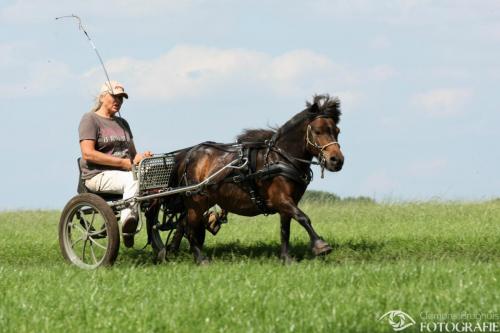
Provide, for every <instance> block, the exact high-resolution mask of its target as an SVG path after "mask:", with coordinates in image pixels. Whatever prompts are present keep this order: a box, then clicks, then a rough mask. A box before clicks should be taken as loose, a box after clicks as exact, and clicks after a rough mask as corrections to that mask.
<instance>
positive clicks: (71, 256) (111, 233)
mask: <svg viewBox="0 0 500 333" xmlns="http://www.w3.org/2000/svg"><path fill="white" fill-rule="evenodd" d="M59 246H60V247H61V252H62V255H63V256H64V258H65V259H66V260H67V261H69V262H70V263H72V264H74V265H76V266H78V267H80V268H84V269H95V268H97V267H99V266H111V265H113V263H114V262H115V260H116V257H117V256H118V249H119V247H120V234H119V231H118V223H117V222H116V216H115V214H114V212H113V210H112V209H111V207H109V205H108V204H107V203H106V201H104V199H102V198H101V197H100V196H98V195H96V194H92V193H84V194H79V195H77V196H75V197H73V198H72V199H71V200H70V201H69V202H68V203H67V204H66V206H65V207H64V210H63V212H62V214H61V220H60V221H59Z"/></svg>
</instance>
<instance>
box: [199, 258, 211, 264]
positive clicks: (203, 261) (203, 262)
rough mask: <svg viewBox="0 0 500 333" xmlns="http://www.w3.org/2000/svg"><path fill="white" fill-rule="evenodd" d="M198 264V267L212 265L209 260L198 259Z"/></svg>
mask: <svg viewBox="0 0 500 333" xmlns="http://www.w3.org/2000/svg"><path fill="white" fill-rule="evenodd" d="M196 263H197V264H198V266H208V265H210V260H208V258H201V259H198V260H197V261H196Z"/></svg>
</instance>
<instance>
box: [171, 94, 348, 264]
mask: <svg viewBox="0 0 500 333" xmlns="http://www.w3.org/2000/svg"><path fill="white" fill-rule="evenodd" d="M340 115H341V112H340V101H339V99H338V98H332V97H330V96H329V95H318V96H314V99H313V101H312V102H310V103H309V102H308V103H306V109H305V110H303V111H302V112H300V113H298V114H296V115H295V116H294V117H293V118H292V119H290V120H289V121H288V122H286V123H285V124H284V125H283V126H281V127H280V128H277V129H275V130H245V131H244V132H243V133H242V134H241V135H239V136H238V138H237V139H238V144H231V145H227V144H215V143H212V142H206V143H202V144H200V145H197V146H195V147H192V148H190V149H188V150H185V151H183V152H182V153H180V154H178V155H177V156H176V160H177V164H178V167H177V175H176V176H177V179H178V180H180V182H179V183H180V185H191V184H196V183H200V182H202V181H203V180H204V179H206V178H207V177H208V176H210V175H211V174H213V173H215V172H216V171H218V170H220V169H221V168H222V167H223V166H225V165H227V164H228V163H230V162H231V161H235V160H237V161H238V165H239V166H240V167H241V168H240V169H228V170H227V172H224V173H223V174H221V175H220V177H217V179H216V180H215V181H212V182H211V183H209V184H208V185H207V186H206V187H204V188H203V189H202V190H201V191H198V192H196V193H189V194H188V195H186V196H184V199H183V200H184V206H185V208H186V210H187V220H186V223H185V225H184V226H183V227H182V228H185V230H181V231H180V234H181V235H182V234H183V233H184V231H185V232H186V233H187V238H188V240H189V243H190V247H191V251H192V252H193V254H194V258H195V260H196V262H197V263H206V262H207V259H206V257H205V256H204V255H203V253H202V247H203V243H204V240H205V225H204V213H205V212H206V211H207V210H208V209H209V207H212V206H213V205H215V204H218V205H219V206H220V207H222V208H223V209H224V210H225V211H228V212H232V213H236V214H239V215H244V216H256V215H259V214H274V213H279V214H280V218H281V252H280V257H281V259H282V260H283V261H285V262H289V261H290V260H291V257H290V255H289V251H288V249H289V240H290V221H291V219H292V218H293V219H295V220H296V221H297V222H299V223H300V225H301V226H302V227H304V229H305V230H306V231H307V233H308V234H309V237H310V239H311V248H312V251H313V253H314V254H315V255H321V254H327V253H330V252H331V250H332V248H331V247H330V245H328V243H326V242H325V241H324V240H323V239H322V238H321V237H320V236H319V235H318V234H317V233H316V231H314V229H313V227H312V225H311V221H310V219H309V217H308V216H307V215H306V214H305V213H304V212H303V211H301V210H300V209H299V208H298V207H297V204H298V202H299V201H300V199H301V197H302V195H303V194H304V192H305V190H306V188H307V185H308V184H309V181H310V180H311V177H312V172H311V168H310V166H311V164H313V163H315V162H313V161H312V159H313V157H317V159H318V163H317V164H320V166H321V168H322V169H323V168H326V169H327V170H329V171H339V170H340V169H342V165H343V162H344V156H343V155H342V152H341V151H340V145H339V144H338V142H337V138H338V134H339V132H340V130H339V128H338V127H337V124H338V123H339V120H340ZM245 162H246V163H245ZM322 171H323V170H322ZM180 237H181V238H182V236H180ZM175 239H177V241H180V238H179V230H178V235H177V237H174V241H175ZM177 246H178V244H177ZM174 247H175V245H174Z"/></svg>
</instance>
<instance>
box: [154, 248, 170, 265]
mask: <svg viewBox="0 0 500 333" xmlns="http://www.w3.org/2000/svg"><path fill="white" fill-rule="evenodd" d="M166 261H167V251H166V250H165V249H164V248H163V249H161V250H160V251H159V252H158V253H157V254H156V258H155V263H156V264H163V263H165V262H166Z"/></svg>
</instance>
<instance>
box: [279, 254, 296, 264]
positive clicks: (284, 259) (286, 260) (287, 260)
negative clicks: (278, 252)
mask: <svg viewBox="0 0 500 333" xmlns="http://www.w3.org/2000/svg"><path fill="white" fill-rule="evenodd" d="M281 262H282V263H283V265H286V266H288V265H291V264H293V263H294V262H295V260H294V259H293V258H292V257H290V256H289V255H286V256H281Z"/></svg>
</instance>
